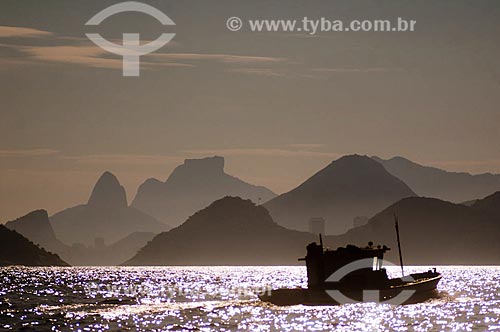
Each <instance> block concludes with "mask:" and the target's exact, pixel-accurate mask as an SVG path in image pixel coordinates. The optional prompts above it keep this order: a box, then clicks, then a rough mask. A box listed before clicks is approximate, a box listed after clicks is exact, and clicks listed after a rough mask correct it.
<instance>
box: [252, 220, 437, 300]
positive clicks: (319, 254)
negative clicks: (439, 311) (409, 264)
mask: <svg viewBox="0 0 500 332" xmlns="http://www.w3.org/2000/svg"><path fill="white" fill-rule="evenodd" d="M395 226H396V233H397V238H398V248H399V257H400V266H401V271H402V275H403V276H402V277H401V278H389V276H388V274H387V270H386V269H385V268H384V267H383V262H384V254H385V253H386V252H387V251H388V250H390V248H388V247H387V246H385V245H384V246H380V245H379V246H376V247H375V246H374V245H373V243H372V242H369V243H368V246H366V247H357V246H355V245H347V246H346V247H340V248H338V249H336V250H329V249H324V247H323V243H322V239H321V234H320V244H316V242H313V243H311V244H309V245H308V246H307V255H306V257H304V258H300V259H299V260H304V261H305V262H306V267H307V288H293V289H291V288H282V289H275V290H270V291H269V292H267V293H265V294H260V295H259V298H260V299H261V300H262V301H266V302H270V303H273V304H276V305H297V304H304V305H338V304H346V303H353V302H377V303H389V304H395V305H400V304H410V303H418V302H422V301H425V300H428V299H429V298H433V297H436V296H437V285H438V283H439V281H440V280H441V274H440V273H439V272H437V271H436V269H432V270H428V271H426V272H421V273H413V274H408V275H404V270H403V257H402V254H401V244H400V241H399V225H398V218H397V216H395ZM391 265H392V264H391Z"/></svg>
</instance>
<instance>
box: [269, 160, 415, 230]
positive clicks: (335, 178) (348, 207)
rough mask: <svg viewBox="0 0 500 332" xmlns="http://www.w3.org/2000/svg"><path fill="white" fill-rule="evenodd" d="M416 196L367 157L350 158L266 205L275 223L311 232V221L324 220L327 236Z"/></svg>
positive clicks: (326, 168) (333, 164) (330, 165)
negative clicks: (308, 228) (309, 229)
mask: <svg viewBox="0 0 500 332" xmlns="http://www.w3.org/2000/svg"><path fill="white" fill-rule="evenodd" d="M410 196H416V194H415V193H414V192H413V191H412V190H411V189H410V187H408V186H407V185H406V184H405V183H404V182H403V181H401V180H399V179H398V178H396V177H395V176H393V175H391V174H390V173H389V172H387V171H386V170H385V169H384V167H383V166H382V165H381V164H380V163H378V162H376V161H374V160H372V159H371V158H369V157H366V156H359V155H350V156H344V157H342V158H340V159H338V160H336V161H333V162H332V163H331V164H329V165H328V166H327V167H325V168H324V169H322V170H320V171H319V172H317V173H316V174H314V175H313V176H312V177H311V178H309V179H308V180H306V181H305V182H304V183H302V184H301V185H300V186H298V187H297V188H295V189H293V190H291V191H289V192H287V193H285V194H282V195H279V196H278V197H276V198H274V199H272V200H270V201H269V202H267V203H265V204H264V206H265V207H266V208H267V209H268V210H269V213H270V214H271V216H272V217H273V219H274V221H276V222H277V223H278V224H280V225H283V226H285V227H288V228H291V229H297V230H307V222H308V220H309V219H310V218H311V217H323V218H324V219H325V221H326V228H325V229H326V233H327V234H340V233H342V232H345V231H346V230H347V229H349V228H351V227H353V220H354V218H355V217H358V216H367V217H371V216H373V215H374V214H375V213H377V212H378V211H380V210H381V209H383V208H385V207H387V206H389V205H390V204H393V203H395V202H397V201H398V200H400V199H401V198H405V197H410Z"/></svg>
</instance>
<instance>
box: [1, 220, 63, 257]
mask: <svg viewBox="0 0 500 332" xmlns="http://www.w3.org/2000/svg"><path fill="white" fill-rule="evenodd" d="M5 226H6V227H7V228H9V229H12V230H15V231H16V232H18V233H19V234H21V235H23V236H25V237H26V238H28V239H29V240H30V241H32V242H34V243H35V244H38V245H40V246H42V247H43V248H44V249H47V250H49V251H52V252H57V253H60V252H61V251H64V250H65V249H67V248H66V247H67V246H66V245H65V244H63V243H62V242H61V241H59V240H58V239H57V238H56V235H55V233H54V230H53V229H52V226H51V224H50V221H49V215H48V214H47V211H45V210H36V211H32V212H30V213H28V214H27V215H25V216H22V217H20V218H17V219H16V220H12V221H8V222H7V223H6V224H5Z"/></svg>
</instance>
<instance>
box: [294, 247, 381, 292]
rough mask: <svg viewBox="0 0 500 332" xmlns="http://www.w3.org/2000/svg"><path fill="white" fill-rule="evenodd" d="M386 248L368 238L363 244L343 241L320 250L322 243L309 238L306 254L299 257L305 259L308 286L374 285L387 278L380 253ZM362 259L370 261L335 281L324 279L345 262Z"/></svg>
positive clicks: (345, 263)
mask: <svg viewBox="0 0 500 332" xmlns="http://www.w3.org/2000/svg"><path fill="white" fill-rule="evenodd" d="M388 250H390V248H388V247H386V246H385V245H384V246H380V245H379V246H377V247H374V246H373V243H372V242H369V243H368V246H366V247H364V248H362V247H357V246H354V245H347V246H346V247H340V248H337V249H336V250H328V249H327V250H324V249H323V245H321V244H319V245H318V244H316V243H315V242H313V243H311V244H309V245H308V246H307V256H306V257H305V258H302V259H300V260H305V261H306V266H307V285H308V288H330V287H329V286H332V287H333V286H334V287H339V285H340V286H342V285H344V286H346V287H349V285H351V286H352V285H356V286H358V287H359V286H365V287H371V286H373V287H377V286H378V285H380V284H381V283H386V282H387V280H388V277H387V273H386V270H385V269H384V268H383V267H382V262H383V259H384V253H385V252H386V251H388ZM364 259H372V260H373V264H370V266H367V265H366V264H364V266H363V267H362V268H359V267H357V268H356V269H355V270H353V271H352V272H349V273H348V274H346V275H345V276H344V277H343V278H341V280H339V281H337V282H330V281H326V279H327V278H329V277H330V276H331V275H332V274H333V273H335V272H336V271H338V270H339V269H341V268H342V267H344V266H346V265H347V264H350V263H353V262H356V261H360V260H364ZM333 284H335V285H333Z"/></svg>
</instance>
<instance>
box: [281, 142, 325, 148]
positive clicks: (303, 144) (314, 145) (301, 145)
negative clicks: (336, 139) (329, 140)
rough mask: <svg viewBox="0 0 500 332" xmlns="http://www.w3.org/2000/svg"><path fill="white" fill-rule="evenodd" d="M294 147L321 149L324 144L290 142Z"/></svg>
mask: <svg viewBox="0 0 500 332" xmlns="http://www.w3.org/2000/svg"><path fill="white" fill-rule="evenodd" d="M289 146H290V147H292V148H299V149H319V148H322V147H324V146H325V145H324V144H320V143H298V144H290V145H289Z"/></svg>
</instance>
